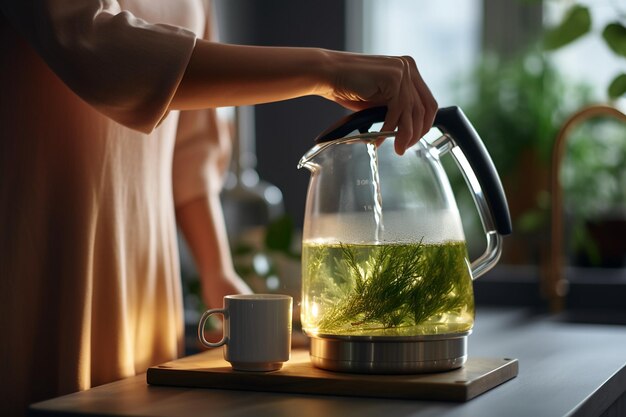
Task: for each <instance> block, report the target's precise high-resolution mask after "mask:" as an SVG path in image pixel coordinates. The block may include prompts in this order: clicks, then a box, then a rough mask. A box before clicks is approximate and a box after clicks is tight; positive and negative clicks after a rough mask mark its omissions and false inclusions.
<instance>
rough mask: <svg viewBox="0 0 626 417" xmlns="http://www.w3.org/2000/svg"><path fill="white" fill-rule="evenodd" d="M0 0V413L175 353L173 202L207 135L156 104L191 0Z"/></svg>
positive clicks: (169, 86)
mask: <svg viewBox="0 0 626 417" xmlns="http://www.w3.org/2000/svg"><path fill="white" fill-rule="evenodd" d="M0 4H1V12H2V13H0V43H1V49H0V54H1V57H0V95H1V103H0V331H1V333H0V336H1V338H2V340H1V344H0V367H1V368H0V381H1V382H0V384H1V387H0V388H1V389H0V396H1V397H0V415H3V416H4V415H19V414H21V413H23V410H24V409H25V406H26V404H28V403H31V402H34V401H38V400H42V399H45V398H50V397H53V396H57V395H61V394H65V393H69V392H73V391H76V390H82V389H86V388H89V387H92V386H95V385H99V384H103V383H106V382H110V381H113V380H116V379H120V378H122V377H127V376H131V375H134V374H136V373H139V372H143V371H145V370H146V368H147V367H148V366H150V365H152V364H156V363H159V362H163V361H167V360H171V359H173V358H175V357H177V356H179V355H181V353H182V341H183V317H182V298H181V284H180V280H179V264H178V252H177V246H176V229H175V205H176V204H184V203H185V202H187V201H190V200H191V199H193V198H195V197H197V196H198V195H199V194H200V193H202V192H203V189H202V178H203V175H204V172H203V168H204V166H203V164H204V163H205V162H204V160H205V158H204V157H205V156H206V151H207V149H208V147H207V145H206V143H205V142H206V141H205V140H204V137H203V135H202V131H200V130H198V129H200V127H199V128H197V129H196V128H195V127H194V126H195V125H192V124H186V125H183V124H182V119H183V118H187V119H189V120H188V122H190V123H191V122H195V121H198V120H201V119H202V117H204V116H205V115H206V114H205V113H199V112H192V113H189V114H186V113H183V114H181V115H180V119H181V124H179V114H178V112H170V113H169V114H167V108H168V105H169V102H170V100H171V98H172V96H173V95H174V93H175V91H176V88H177V86H178V83H179V82H180V80H181V77H182V76H183V74H184V71H185V68H186V65H187V63H188V60H189V58H190V55H191V52H192V50H193V47H194V45H195V39H196V35H198V36H203V34H204V32H205V23H206V15H205V9H204V5H203V4H202V3H201V2H200V1H191V0H190V1H179V0H177V1H171V0H160V1H157V0H145V1H128V2H119V3H118V2H115V1H105V0H102V1H98V0H49V1H45V0H35V1H22V0H14V1H4V0H2V2H1V3H0ZM140 18H142V19H145V20H142V19H140ZM147 22H153V23H167V24H169V25H176V26H180V27H184V28H186V29H181V28H179V27H176V26H169V25H166V24H150V23H147ZM177 132H179V133H180V132H184V133H185V134H184V135H182V134H179V135H178V139H177ZM173 172H174V173H175V174H174V175H173Z"/></svg>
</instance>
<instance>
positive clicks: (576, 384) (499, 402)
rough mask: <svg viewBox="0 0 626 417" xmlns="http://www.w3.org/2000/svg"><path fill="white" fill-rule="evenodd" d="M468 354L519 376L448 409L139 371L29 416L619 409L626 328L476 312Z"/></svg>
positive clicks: (522, 312)
mask: <svg viewBox="0 0 626 417" xmlns="http://www.w3.org/2000/svg"><path fill="white" fill-rule="evenodd" d="M469 355H470V356H472V355H476V356H482V357H497V358H504V357H510V358H517V359H518V360H519V375H518V376H517V377H516V378H514V379H512V380H510V381H508V382H506V383H504V384H503V385H501V386H499V387H496V388H494V389H493V390H491V391H488V392H486V393H485V394H483V395H481V396H479V397H477V398H475V399H473V400H470V401H468V402H466V403H450V402H435V401H408V400H388V399H369V398H354V397H339V396H323V395H302V394H278V393H261V392H246V391H228V390H213V389H190V388H171V387H156V386H148V385H147V384H146V376H145V374H143V375H138V376H136V377H132V378H128V379H125V380H122V381H118V382H114V383H111V384H107V385H104V386H101V387H97V388H93V389H91V390H88V391H84V392H79V393H75V394H70V395H67V396H64V397H59V398H56V399H52V400H49V401H44V402H41V403H37V404H35V405H33V406H32V407H31V410H30V413H31V415H33V416H52V415H54V416H61V415H76V414H81V415H100V416H147V415H150V416H194V415H203V416H231V417H242V416H256V417H264V416H268V417H269V416H272V417H276V416H279V417H280V416H298V417H309V416H310V417H319V416H324V417H329V416H347V415H358V416H359V417H368V416H385V415H389V416H394V417H396V416H412V417H418V416H443V415H445V416H446V417H455V416H457V417H460V416H467V417H470V416H471V417H475V416H508V417H516V416H520V417H522V416H524V417H527V416H533V417H541V416H600V415H602V414H603V413H605V412H607V413H615V408H616V407H617V408H618V407H623V406H624V401H625V400H624V399H625V398H626V397H625V394H624V393H625V392H626V326H621V325H604V324H583V323H573V322H571V321H566V320H561V318H560V317H559V316H548V315H545V314H538V313H533V312H532V311H531V310H528V309H506V308H479V309H478V312H477V315H476V326H475V328H474V332H473V334H472V335H471V336H470V337H469ZM611 407H613V408H611ZM607 410H608V411H607ZM611 415H618V414H617V413H615V414H611Z"/></svg>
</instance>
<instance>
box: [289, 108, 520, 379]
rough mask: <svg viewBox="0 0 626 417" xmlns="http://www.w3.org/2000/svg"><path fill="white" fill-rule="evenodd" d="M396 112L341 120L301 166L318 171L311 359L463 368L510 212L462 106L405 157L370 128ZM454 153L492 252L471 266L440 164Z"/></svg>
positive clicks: (309, 204)
mask: <svg viewBox="0 0 626 417" xmlns="http://www.w3.org/2000/svg"><path fill="white" fill-rule="evenodd" d="M386 112H387V109H386V107H377V108H371V109H367V110H363V111H360V112H356V113H353V114H352V115H349V116H347V117H346V118H344V119H342V120H340V121H339V122H338V123H336V124H335V125H333V126H331V127H330V128H329V129H327V130H326V131H324V132H323V133H322V134H320V135H319V136H318V137H317V139H316V145H315V146H314V147H313V148H311V149H310V150H309V151H308V152H307V153H306V154H305V155H304V156H303V157H302V159H301V160H300V163H299V165H298V167H299V168H301V167H305V168H307V169H309V170H310V172H311V178H310V182H309V188H308V194H307V201H306V209H305V210H306V211H305V218H304V230H303V249H302V251H303V253H302V280H303V281H302V305H301V308H302V313H301V319H302V327H303V330H304V332H305V333H306V334H307V336H309V337H310V338H311V350H310V357H311V362H312V363H313V365H315V366H317V367H319V368H323V369H329V370H335V371H347V372H363V373H418V372H433V371H443V370H448V369H454V368H458V367H461V366H462V365H463V364H464V363H465V361H466V358H467V337H468V335H469V334H470V332H471V329H472V326H473V324H474V296H473V289H472V279H475V278H477V277H479V276H480V275H482V274H484V273H485V272H487V271H488V270H489V269H491V268H492V267H493V266H494V265H495V264H496V263H497V261H498V259H499V257H500V254H501V251H502V235H506V234H509V233H511V220H510V215H509V210H508V205H507V202H506V198H505V195H504V191H503V188H502V184H501V182H500V178H499V176H498V174H497V172H496V169H495V167H494V165H493V162H492V161H491V158H490V156H489V154H488V153H487V150H486V149H485V147H484V145H483V143H482V141H481V140H480V138H479V136H478V134H477V133H476V131H475V130H474V128H473V127H472V125H471V124H470V122H469V121H468V119H467V118H466V117H465V115H464V114H463V112H462V111H461V109H459V108H458V107H448V108H442V109H439V110H438V113H437V115H436V118H435V122H434V127H433V131H434V132H435V133H437V134H435V135H434V138H433V139H432V140H427V139H425V138H424V139H422V140H420V141H419V142H417V144H415V145H414V146H412V147H411V148H409V149H408V150H407V151H406V153H405V155H404V156H399V155H397V154H396V153H395V151H394V146H393V145H394V144H393V140H394V135H395V132H375V131H373V132H370V129H371V128H372V125H374V124H376V123H380V122H382V121H384V118H385V115H386ZM435 129H436V130H435ZM433 131H431V132H430V133H433ZM430 133H429V135H427V136H428V137H430V136H433V135H431V134H430ZM383 139H384V140H383ZM448 153H450V154H451V155H452V156H453V158H454V160H455V161H456V162H457V165H458V166H459V168H460V169H461V171H462V173H463V175H464V177H465V179H466V182H467V184H468V186H469V187H470V189H471V192H472V195H473V197H474V201H475V203H476V206H477V208H478V213H479V216H480V218H481V221H482V225H483V228H484V231H485V234H486V240H487V247H486V250H485V252H484V253H483V255H482V256H480V257H479V258H478V259H476V260H475V261H473V262H472V263H471V264H470V263H469V260H468V255H467V249H466V241H465V236H464V233H463V227H462V223H461V216H460V214H459V210H458V208H457V204H456V201H455V199H454V196H453V193H452V189H451V187H450V183H449V181H448V178H447V175H446V173H445V171H444V169H443V167H442V165H441V162H440V158H441V157H442V156H443V155H446V154H448Z"/></svg>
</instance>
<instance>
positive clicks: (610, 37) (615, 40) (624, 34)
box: [602, 22, 626, 56]
mask: <svg viewBox="0 0 626 417" xmlns="http://www.w3.org/2000/svg"><path fill="white" fill-rule="evenodd" d="M602 37H603V38H604V40H605V41H606V44H607V45H608V46H609V48H611V49H612V50H613V52H615V53H616V54H618V55H621V56H626V27H624V25H622V24H621V23H618V22H614V23H610V24H608V25H606V27H605V28H604V30H603V31H602Z"/></svg>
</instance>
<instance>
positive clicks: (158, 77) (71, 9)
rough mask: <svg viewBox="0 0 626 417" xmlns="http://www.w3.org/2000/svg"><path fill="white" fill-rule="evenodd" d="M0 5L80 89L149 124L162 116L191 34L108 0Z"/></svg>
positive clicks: (147, 127)
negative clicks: (136, 14)
mask: <svg viewBox="0 0 626 417" xmlns="http://www.w3.org/2000/svg"><path fill="white" fill-rule="evenodd" d="M0 7H1V9H2V12H3V13H4V14H5V16H6V17H7V18H8V20H9V21H10V22H11V23H12V24H13V25H14V26H15V27H16V29H17V30H18V31H19V32H20V33H21V34H22V36H24V37H25V38H26V39H27V40H28V41H29V42H30V44H31V45H32V46H33V47H34V48H35V49H36V50H37V52H38V53H39V54H40V55H41V57H42V58H43V59H44V61H45V62H46V63H47V64H48V66H49V67H50V68H51V69H52V70H53V71H54V72H55V73H56V74H57V75H58V76H59V78H61V79H62V80H63V82H64V83H65V84H66V85H67V86H68V87H69V88H70V89H72V90H73V91H74V92H75V93H76V94H77V95H78V96H79V97H81V98H82V99H83V100H85V101H86V102H87V103H89V104H90V105H91V106H93V107H94V108H96V109H97V110H98V111H100V112H101V113H103V114H105V115H106V116H108V117H110V118H111V119H113V120H115V121H117V122H119V123H121V124H123V125H125V126H127V127H130V128H132V129H136V130H139V131H142V132H146V133H148V132H150V131H151V130H152V129H154V128H155V127H156V126H157V125H158V124H159V122H160V121H161V120H162V119H163V118H164V117H165V116H166V114H167V110H168V107H169V104H170V102H171V100H172V97H173V96H174V94H175V92H176V89H177V87H178V84H179V83H180V80H181V79H182V77H183V74H184V72H185V69H186V67H187V64H188V62H189V59H190V57H191V53H192V51H193V48H194V46H195V42H196V36H195V34H194V33H193V32H191V31H188V30H186V29H183V28H180V27H176V26H170V25H166V24H151V23H148V22H146V21H144V20H142V19H139V18H137V17H135V16H134V15H133V14H131V13H129V12H128V11H123V10H122V9H121V7H120V5H119V3H118V2H117V1H110V0H0Z"/></svg>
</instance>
